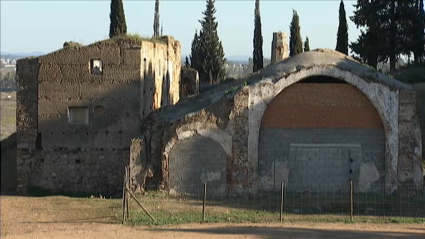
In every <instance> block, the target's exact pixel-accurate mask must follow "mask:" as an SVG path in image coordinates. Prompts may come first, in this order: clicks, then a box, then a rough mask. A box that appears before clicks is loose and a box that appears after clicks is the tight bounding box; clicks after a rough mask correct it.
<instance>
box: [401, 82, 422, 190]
mask: <svg viewBox="0 0 425 239" xmlns="http://www.w3.org/2000/svg"><path fill="white" fill-rule="evenodd" d="M399 104H400V105H399V114H398V115H399V118H398V125H399V155H398V159H399V163H398V181H399V182H401V183H407V184H412V183H413V184H414V185H416V187H417V189H419V188H421V187H420V186H421V185H423V177H422V175H423V169H422V166H421V163H422V150H421V147H422V142H421V141H422V137H421V131H420V125H419V118H418V114H417V112H416V93H415V91H413V90H405V89H401V90H400V103H399Z"/></svg>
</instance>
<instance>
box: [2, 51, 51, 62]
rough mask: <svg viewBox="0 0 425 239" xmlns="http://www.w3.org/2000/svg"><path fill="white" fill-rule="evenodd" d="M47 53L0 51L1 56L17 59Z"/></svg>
mask: <svg viewBox="0 0 425 239" xmlns="http://www.w3.org/2000/svg"><path fill="white" fill-rule="evenodd" d="M46 54H47V53H45V52H27V53H25V52H0V56H1V58H7V59H11V60H17V59H21V58H25V57H29V56H41V55H46Z"/></svg>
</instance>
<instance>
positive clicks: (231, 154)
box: [132, 49, 422, 195]
mask: <svg viewBox="0 0 425 239" xmlns="http://www.w3.org/2000/svg"><path fill="white" fill-rule="evenodd" d="M311 76H327V77H332V78H336V79H340V80H343V81H345V82H347V83H349V84H351V85H352V86H354V87H356V88H357V89H358V90H360V91H361V92H362V93H363V94H364V96H365V97H366V98H367V99H368V100H369V101H370V103H371V105H373V107H374V108H375V109H376V112H377V114H378V115H379V118H380V121H381V122H382V128H383V131H384V135H385V137H382V136H383V135H382V131H381V134H380V135H379V137H377V138H376V140H383V141H384V145H383V147H382V148H384V150H385V153H384V159H383V162H381V163H380V166H379V165H378V166H379V167H381V169H382V168H385V171H382V170H381V172H379V170H373V169H374V168H373V167H371V164H370V163H369V161H364V162H363V163H362V164H361V165H360V166H359V172H358V173H359V174H360V175H366V174H367V175H369V177H368V180H369V181H364V180H363V181H362V180H359V184H361V185H362V188H363V189H362V190H363V191H368V190H369V188H370V184H371V183H372V182H375V181H376V180H378V179H379V177H380V175H379V174H380V173H382V174H384V175H385V176H383V177H385V186H386V188H385V191H386V192H387V193H392V192H395V191H396V190H397V189H398V188H397V186H398V185H399V178H398V165H399V160H403V159H402V157H400V158H399V155H400V154H407V156H408V157H412V156H413V155H411V154H410V152H408V151H399V107H400V105H399V92H400V89H405V90H411V89H412V87H411V86H409V85H406V84H403V83H401V82H398V81H396V80H394V79H392V78H389V77H387V76H385V75H383V74H380V73H378V72H374V71H371V69H370V68H368V67H366V66H363V65H361V64H359V63H358V62H356V61H354V60H353V59H351V58H349V57H348V56H345V55H343V54H339V53H337V52H334V51H330V50H323V49H319V50H316V51H310V52H306V53H302V54H298V55H297V56H294V57H291V58H289V59H286V60H284V61H282V62H280V63H278V64H275V65H273V66H271V67H269V68H266V69H264V70H263V71H262V72H261V73H258V74H256V75H253V76H250V77H248V78H245V79H241V80H240V81H235V82H231V83H228V84H226V85H220V86H218V87H216V88H214V89H212V90H210V91H208V92H205V93H203V94H200V95H198V96H195V97H193V98H191V99H188V100H185V101H182V102H181V103H179V104H177V105H174V106H169V107H166V108H162V109H160V110H158V111H155V112H152V113H151V114H150V115H149V116H148V117H147V118H146V119H145V120H144V121H143V123H142V124H143V125H142V130H141V134H142V136H143V137H144V139H145V140H146V141H145V145H144V149H143V150H145V149H146V159H147V160H146V161H147V162H148V164H149V165H151V166H152V167H151V168H152V175H151V177H149V178H148V179H147V180H145V182H146V184H145V185H140V184H139V182H135V183H136V184H138V185H140V186H141V187H144V188H156V189H160V190H170V180H171V179H170V178H169V175H170V170H171V168H170V160H172V159H171V158H170V152H172V150H173V148H174V147H175V145H177V144H178V142H179V140H183V139H185V138H188V137H191V136H194V135H201V136H204V137H209V138H211V139H212V140H214V141H216V142H218V143H219V144H220V145H221V146H222V147H223V149H224V150H225V151H226V152H227V163H226V175H227V177H226V187H227V188H226V190H227V194H228V195H235V194H239V193H247V192H248V193H256V192H257V191H258V190H262V187H263V186H264V185H263V184H262V181H261V180H259V177H258V165H259V161H258V157H259V154H258V153H259V150H258V146H259V140H261V138H260V137H259V135H260V129H261V121H262V119H263V114H264V112H265V110H266V109H267V107H268V105H269V104H270V102H271V101H272V100H273V99H275V97H276V96H277V95H278V94H279V93H280V92H282V91H284V90H286V88H287V87H288V86H291V85H293V84H294V83H296V82H298V81H300V80H302V79H305V78H307V77H311ZM373 122H375V121H373ZM373 122H372V123H373ZM378 122H379V121H378ZM416 129H417V128H416ZM405 132H406V134H407V135H409V136H408V137H413V138H415V137H416V136H415V135H414V134H412V133H411V132H410V133H409V131H405ZM374 137H375V136H374ZM406 137H407V136H406ZM371 140H372V139H371ZM361 143H362V142H359V144H361ZM365 143H368V142H365ZM146 147H150V148H146ZM356 147H357V146H356ZM415 163H416V164H417V163H418V162H417V161H415ZM383 164H384V165H385V166H382V165H383ZM375 169H376V167H375ZM132 176H133V177H137V175H132ZM359 177H360V178H364V177H362V176H359ZM411 177H414V178H416V179H417V175H416V174H415V175H411ZM416 179H415V180H413V181H414V183H415V184H416V185H417V186H418V187H419V186H421V183H422V182H421V181H418V180H416Z"/></svg>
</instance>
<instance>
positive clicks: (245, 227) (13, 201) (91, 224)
mask: <svg viewBox="0 0 425 239" xmlns="http://www.w3.org/2000/svg"><path fill="white" fill-rule="evenodd" d="M0 200H1V236H2V238H5V239H7V238H10V239H12V238H24V239H25V238H40V239H44V238H46V239H47V238H48V239H52V238H65V239H66V238H73V239H74V238H161V239H164V238H184V239H191V238H425V224H361V223H355V224H345V223H272V224H259V223H257V224H251V223H250V224H226V223H220V224H199V223H198V224H187V225H178V226H161V227H158V226H155V227H146V226H135V227H132V226H125V225H120V224H113V222H116V218H117V217H119V215H117V214H118V213H119V206H120V205H119V200H101V199H74V198H71V199H70V198H67V197H43V198H29V197H5V196H2V197H1V198H0Z"/></svg>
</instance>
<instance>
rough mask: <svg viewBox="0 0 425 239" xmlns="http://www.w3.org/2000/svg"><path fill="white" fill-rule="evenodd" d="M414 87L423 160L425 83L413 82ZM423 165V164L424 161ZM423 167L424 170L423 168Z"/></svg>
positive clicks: (424, 157) (424, 142) (424, 143)
mask: <svg viewBox="0 0 425 239" xmlns="http://www.w3.org/2000/svg"><path fill="white" fill-rule="evenodd" d="M414 87H415V91H416V113H417V115H418V118H419V124H420V127H421V134H422V159H423V160H425V83H419V84H415V85H414ZM423 165H425V162H424V163H423ZM423 169H424V170H425V168H423ZM424 176H425V172H424Z"/></svg>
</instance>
